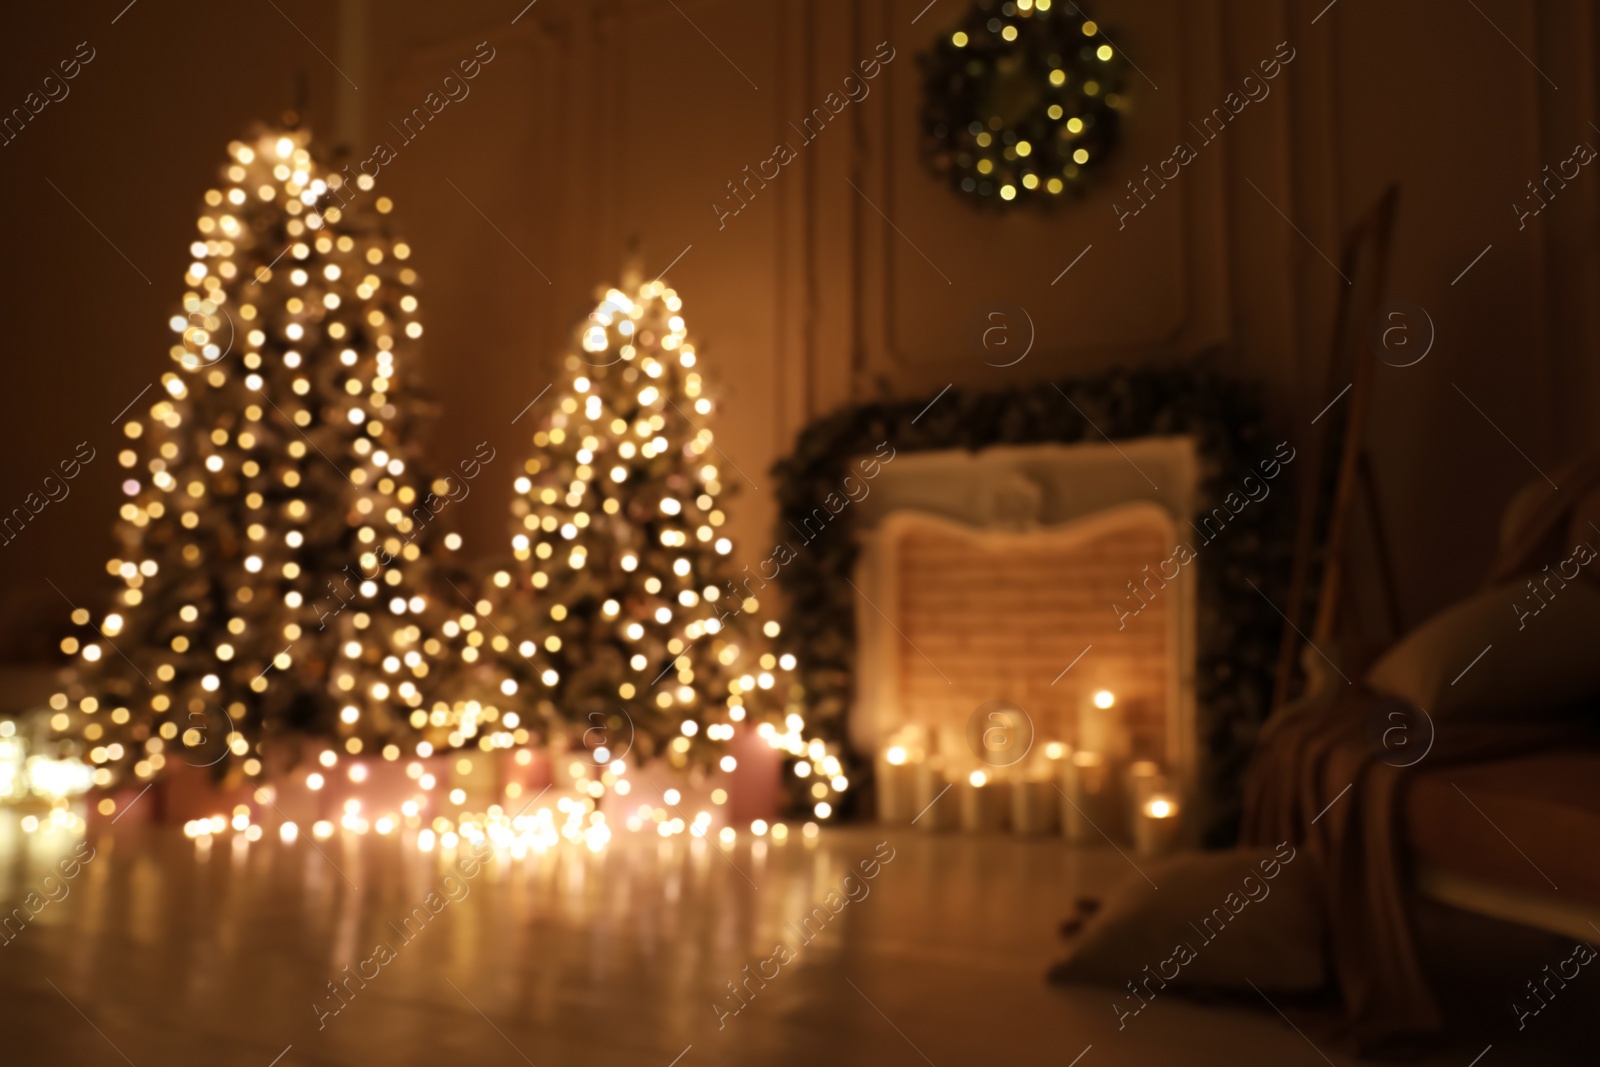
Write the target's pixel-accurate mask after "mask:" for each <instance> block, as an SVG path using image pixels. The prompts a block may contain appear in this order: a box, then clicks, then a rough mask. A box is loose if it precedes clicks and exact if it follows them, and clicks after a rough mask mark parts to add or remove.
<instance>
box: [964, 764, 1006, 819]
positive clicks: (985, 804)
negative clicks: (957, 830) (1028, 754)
mask: <svg viewBox="0 0 1600 1067" xmlns="http://www.w3.org/2000/svg"><path fill="white" fill-rule="evenodd" d="M1009 790H1010V783H1008V782H1006V781H1005V780H1003V779H993V778H990V777H989V774H988V772H987V771H973V772H972V773H971V774H969V775H968V776H967V780H966V783H965V784H964V785H963V786H962V788H961V829H963V830H965V831H966V832H967V833H969V834H972V833H993V832H995V831H997V830H1001V829H1004V828H1005V822H1006V794H1007V793H1008V792H1009Z"/></svg>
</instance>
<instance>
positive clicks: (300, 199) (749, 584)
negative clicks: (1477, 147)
mask: <svg viewBox="0 0 1600 1067" xmlns="http://www.w3.org/2000/svg"><path fill="white" fill-rule="evenodd" d="M223 178H224V180H223V181H222V182H221V183H219V185H218V186H217V187H216V188H213V189H210V190H208V191H207V192H206V194H205V197H204V201H205V206H204V208H203V210H202V212H201V213H200V216H199V218H198V222H197V229H198V236H197V237H196V239H195V240H194V241H193V242H192V244H191V245H190V252H191V255H192V262H191V263H190V265H189V267H188V269H187V271H186V273H185V277H184V281H185V284H186V287H187V291H186V292H185V294H184V297H183V300H182V302H181V309H182V313H181V314H175V315H174V316H173V318H172V320H171V322H170V326H171V329H172V331H173V333H174V334H175V335H176V336H175V338H174V342H173V344H172V346H171V349H170V353H169V354H170V357H171V360H172V363H173V366H172V367H171V368H170V369H169V370H168V371H167V372H166V373H165V374H163V375H162V376H161V379H160V381H159V391H158V392H157V394H156V395H155V396H153V397H150V398H149V399H148V402H147V403H145V404H144V406H143V407H140V406H139V404H140V401H136V402H135V405H131V406H130V411H131V414H129V415H128V417H127V418H126V420H125V421H124V422H123V423H122V425H121V428H120V429H121V433H122V436H123V439H124V441H123V444H122V446H121V448H120V450H119V453H118V463H119V464H120V466H121V468H122V471H123V481H122V485H121V492H122V494H123V496H124V497H125V500H124V502H123V503H122V505H121V507H120V509H119V521H118V523H117V525H116V536H117V540H118V543H119V550H118V553H117V555H116V556H115V557H113V558H112V559H111V560H110V561H109V562H108V564H107V571H108V573H109V574H110V575H111V576H113V577H114V578H115V579H118V580H119V583H120V587H119V588H118V590H117V592H116V594H115V596H114V597H113V601H112V604H111V605H110V606H109V608H107V609H106V610H105V611H103V612H101V613H98V614H96V613H91V612H90V611H88V610H87V609H84V608H75V609H74V611H73V615H72V621H73V622H74V624H75V625H76V626H77V627H78V631H77V632H76V633H74V634H72V635H70V636H68V637H66V638H65V639H63V641H62V643H61V648H62V651H63V652H65V653H67V654H68V655H69V656H71V657H73V660H74V663H73V670H72V671H71V672H70V674H69V680H68V682H67V683H66V684H65V685H64V686H63V688H62V689H61V690H60V691H59V692H57V693H56V694H54V695H53V696H52V698H51V700H50V706H51V713H52V714H51V720H50V726H51V728H52V730H53V731H55V732H56V733H57V734H58V735H60V736H61V737H62V738H64V739H66V747H67V748H68V749H70V750H72V751H73V752H75V753H76V754H77V755H80V756H81V757H82V758H83V760H84V761H85V764H84V765H86V767H87V768H88V783H86V784H88V785H91V786H92V787H93V788H95V789H97V790H99V791H100V793H101V796H100V799H99V800H98V802H97V804H96V808H97V811H98V812H99V813H100V814H102V815H112V814H114V813H116V812H118V811H119V802H120V803H121V804H124V805H126V804H127V803H129V801H128V799H127V797H128V795H129V793H130V792H131V791H132V790H133V788H134V787H135V786H138V785H139V783H141V782H148V781H150V780H152V779H155V778H157V777H159V776H161V775H163V774H167V773H172V772H174V771H178V770H180V768H178V767H176V766H175V764H177V763H181V764H183V765H186V766H187V767H189V768H193V769H196V770H197V771H199V772H203V773H207V774H210V775H212V776H213V777H214V778H215V779H216V780H217V782H218V783H219V786H220V787H221V788H222V789H223V790H224V792H226V791H227V790H228V789H230V788H231V789H234V791H235V793H237V790H238V787H241V786H242V787H246V788H247V791H249V802H248V803H246V802H243V801H242V800H241V802H240V803H237V804H235V805H233V806H232V808H231V813H228V814H224V813H222V812H218V813H216V814H214V815H212V816H209V817H206V818H201V819H195V820H191V822H190V823H189V825H188V826H187V827H186V831H187V832H188V833H189V834H190V836H191V837H195V838H196V839H197V840H198V839H206V840H209V839H210V838H211V837H213V836H215V835H217V834H220V833H225V832H228V831H229V830H232V831H234V832H236V833H238V834H240V835H242V836H243V837H244V838H245V839H246V840H259V839H260V838H261V837H263V836H264V835H265V834H266V833H267V831H268V829H269V828H270V827H271V826H273V825H274V824H275V825H276V832H277V834H278V835H279V836H280V837H281V838H282V839H283V840H285V841H289V840H293V839H295V838H296V837H297V836H299V835H300V834H302V833H305V834H309V835H311V836H312V837H314V838H320V837H326V836H329V835H331V834H332V833H335V832H349V833H357V834H362V833H376V834H378V835H388V834H391V833H395V834H400V835H403V836H404V837H406V839H407V840H410V841H413V842H415V844H416V845H417V846H418V847H420V848H423V849H430V848H433V847H435V846H436V845H437V846H440V847H446V848H448V847H450V845H451V844H452V843H453V842H454V841H455V840H458V839H460V838H467V839H470V840H478V839H480V838H484V837H488V838H493V839H494V840H496V841H497V842H499V843H502V844H507V845H510V846H512V847H513V851H514V852H518V851H525V850H534V851H539V850H542V849H544V848H548V847H551V846H553V845H555V844H557V843H559V842H561V841H571V842H574V843H579V844H582V845H585V846H587V847H589V848H591V849H597V850H598V849H599V848H603V847H604V846H605V844H606V842H608V841H609V840H610V839H611V836H612V833H613V830H614V829H617V828H620V829H624V830H626V831H629V832H643V833H655V834H659V835H662V836H667V837H670V836H674V835H677V834H688V835H691V836H696V837H705V836H708V835H709V834H711V833H712V831H713V828H714V825H715V823H716V822H718V821H719V819H718V817H717V816H716V815H715V814H713V811H714V810H715V809H720V808H721V807H722V806H723V805H726V804H727V802H728V790H727V789H726V788H724V786H726V785H731V784H733V783H732V782H731V781H730V780H729V776H731V775H732V774H733V772H735V770H736V768H737V766H738V758H737V757H736V756H735V755H734V754H733V751H732V750H731V747H730V745H729V742H731V741H733V739H734V738H735V735H736V733H737V731H738V730H740V729H741V728H742V729H750V730H754V731H755V733H756V735H757V736H758V737H759V738H760V739H762V740H764V741H765V742H766V744H767V745H768V746H770V747H771V748H772V749H775V750H777V751H778V753H780V754H781V756H782V757H786V758H787V760H788V766H789V767H790V768H791V770H792V772H793V773H794V774H796V775H799V776H800V777H802V778H807V779H809V780H810V781H809V782H808V796H809V798H810V799H809V801H808V803H809V804H810V808H811V810H810V812H809V815H810V816H811V817H814V818H816V819H826V818H828V817H830V816H831V815H832V814H833V809H834V802H835V801H836V799H837V795H838V794H839V793H841V792H842V791H844V790H845V789H847V788H848V786H849V782H848V779H847V778H846V777H845V774H844V768H843V764H842V762H841V760H840V759H839V756H838V753H837V752H835V751H833V750H832V749H831V748H830V747H829V746H828V745H827V744H825V743H824V742H823V741H821V740H819V739H816V738H813V737H808V736H807V734H806V730H805V718H804V694H803V692H802V691H801V690H800V687H799V685H798V683H797V682H796V681H795V678H794V668H795V666H796V664H795V659H794V656H793V655H791V654H788V653H785V652H783V651H781V649H780V648H779V647H778V646H777V644H776V641H777V639H778V638H779V636H780V627H779V624H778V623H777V622H776V621H775V620H767V621H765V622H764V623H760V624H758V623H757V618H758V614H759V612H760V610H761V603H760V597H759V595H758V594H759V592H760V589H761V587H763V586H764V585H765V582H764V581H762V580H760V579H759V578H757V579H753V580H752V578H751V577H750V576H749V575H748V569H747V568H746V569H745V572H744V573H741V572H740V571H738V570H737V569H736V568H735V566H734V564H733V561H732V557H733V552H734V547H733V543H732V540H731V539H730V538H729V537H728V536H727V535H726V533H725V532H724V530H723V529H722V528H723V527H724V525H725V523H726V522H727V514H726V511H725V510H724V508H723V506H722V505H721V503H720V501H719V497H720V496H721V495H722V493H723V491H724V485H723V471H722V469H721V465H720V464H719V462H718V458H717V456H716V454H715V445H714V443H713V441H714V439H713V436H712V433H711V430H710V429H709V428H708V427H707V426H705V425H704V423H705V421H706V419H707V417H708V416H710V415H711V414H712V413H713V410H714V404H713V402H712V400H711V397H710V395H709V388H708V383H707V381H706V379H705V377H704V375H703V372H702V370H701V369H700V368H698V367H697V356H696V352H695V346H694V344H693V343H692V342H691V341H690V339H689V337H688V334H687V331H686V327H685V324H684V320H683V318H682V315H681V310H682V302H681V300H680V298H679V297H678V295H677V294H676V293H674V292H673V291H672V290H671V289H668V288H666V287H665V286H663V285H662V284H661V283H659V282H652V283H649V284H646V285H642V286H639V285H635V286H633V287H631V289H632V292H631V295H630V294H624V293H623V292H622V291H621V290H619V289H611V290H609V291H608V292H607V293H606V294H605V296H604V298H603V299H602V300H601V302H600V303H599V306H598V307H597V308H595V310H594V311H593V312H592V313H591V314H590V316H589V317H588V319H587V320H586V322H585V323H584V324H583V326H582V328H581V329H580V330H579V333H578V336H577V338H576V344H575V348H576V351H575V352H574V353H573V354H572V355H570V356H569V357H568V359H567V369H568V372H569V373H568V376H567V380H566V381H565V382H564V384H563V388H562V391H561V393H559V394H558V396H557V398H556V400H555V403H554V407H553V410H552V411H551V413H550V414H549V415H548V416H547V418H546V419H545V420H544V422H543V423H542V424H541V425H540V428H539V429H538V430H537V431H536V432H535V433H534V435H533V445H534V449H535V451H534V454H533V455H532V456H531V457H530V458H528V459H527V460H526V462H525V463H524V465H523V470H522V473H521V474H520V475H519V476H518V478H517V480H516V483H515V497H514V500H513V504H512V519H513V522H514V524H515V527H516V529H515V532H514V534H513V537H512V541H511V558H510V559H509V560H508V561H507V562H506V564H505V565H503V566H500V567H497V568H494V569H493V570H492V571H490V572H488V573H487V575H486V576H485V580H484V581H482V582H481V583H472V582H468V583H467V584H468V586H469V587H474V586H476V587H477V588H476V592H475V593H474V594H468V593H466V592H464V591H462V588H461V586H460V585H458V584H457V583H456V582H455V581H451V580H450V577H449V574H447V573H446V565H445V564H443V563H442V562H441V561H442V560H443V559H444V558H445V556H446V554H447V553H452V552H454V551H455V550H457V549H459V548H460V544H461V542H460V538H459V537H458V536H456V535H454V534H450V535H446V536H439V537H433V536H428V535H427V532H426V531H425V530H424V529H423V527H424V526H425V525H426V523H427V521H428V518H429V515H430V512H429V510H428V508H427V505H428V503H429V501H430V500H431V499H432V498H434V497H435V496H438V495H443V494H447V493H448V492H449V491H450V483H449V480H448V479H437V478H436V479H431V480H430V479H429V478H428V477H427V476H426V474H425V473H424V468H425V464H424V462H423V459H422V456H421V455H420V450H419V448H418V447H417V443H416V432H415V431H416V424H417V422H418V417H419V414H420V410H421V409H420V404H419V401H418V400H417V398H416V395H415V393H414V390H412V389H411V388H410V380H411V377H412V375H413V373H414V369H413V363H414V360H415V345H416V342H417V340H418V339H419V338H420V337H421V335H422V333H423V327H422V324H421V322H420V321H419V301H418V299H417V295H416V292H415V287H416V282H417V277H416V273H415V271H414V270H413V269H412V268H411V267H410V266H409V265H408V263H407V260H408V259H409V258H410V254H411V250H410V248H409V247H408V246H407V245H406V244H405V242H404V241H402V240H399V239H397V238H395V237H394V236H393V235H392V234H391V233H390V230H389V227H388V225H387V219H386V218H385V216H388V215H389V214H390V212H391V211H392V209H393V204H392V202H391V201H390V200H389V199H388V198H387V197H385V196H380V195H376V194H375V193H373V185H374V182H373V180H372V179H371V178H370V177H367V176H365V175H363V176H360V177H359V178H356V179H355V180H354V181H351V182H346V180H345V179H344V177H343V176H342V175H340V174H338V173H337V172H335V171H332V170H330V169H328V168H326V167H324V166H323V165H321V164H320V163H319V161H318V160H317V159H316V158H315V157H314V156H313V154H312V151H311V149H310V147H309V139H308V137H307V135H306V133H305V132H304V131H300V130H272V131H265V132H262V133H261V134H260V135H259V136H256V137H254V138H252V139H250V140H248V141H237V142H234V143H233V144H231V145H230V146H229V159H228V163H227V165H226V167H225V168H224V172H223ZM141 399H143V398H141ZM423 486H426V487H427V488H425V489H423V488H420V487H423ZM456 574H457V577H458V578H461V575H460V572H459V571H457V572H456ZM462 580H463V581H466V579H464V578H462ZM445 584H447V585H449V586H450V587H451V588H450V589H448V590H447V591H445V592H443V593H441V592H440V591H439V590H440V589H441V587H442V586H443V585H445ZM452 594H454V595H452ZM474 596H476V599H474V598H473V597H474ZM536 758H537V759H543V760H544V761H545V762H546V764H547V765H548V768H549V771H548V773H549V777H550V779H551V780H552V782H553V787H552V789H551V795H550V796H548V797H547V798H545V799H544V800H543V805H544V806H540V807H534V806H532V801H534V800H539V799H540V797H543V796H544V794H542V793H541V794H540V796H539V797H531V793H532V779H531V778H530V776H529V773H527V772H529V771H530V765H532V764H533V763H534V762H535V760H536ZM497 759H498V760H501V762H498V763H497V762H495V761H496V760H497ZM652 760H660V761H662V762H663V763H665V764H666V765H667V766H669V767H671V768H673V769H674V770H675V771H677V772H680V776H681V780H682V791H681V792H680V790H679V788H676V787H674V788H667V789H663V790H660V796H659V800H660V801H661V803H659V804H657V803H654V802H652V801H650V800H646V801H645V802H642V803H641V802H639V798H638V797H637V796H636V797H634V798H629V793H630V792H632V790H633V782H632V780H631V779H630V774H632V773H634V772H635V771H636V770H637V768H638V767H639V766H640V765H642V764H645V763H648V762H650V761H652ZM387 765H392V768H393V770H392V771H391V770H389V769H388V766H387ZM380 771H381V773H380ZM397 773H398V774H403V775H404V781H403V783H402V784H401V786H400V787H399V788H396V785H395V782H396V775H397ZM379 779H381V780H382V781H383V783H384V788H383V789H381V790H374V791H372V792H371V794H370V795H364V793H363V790H364V789H367V788H368V787H370V786H371V785H372V784H373V783H374V782H376V781H377V780H379ZM486 779H492V785H493V788H492V790H491V791H490V793H486V792H485V789H484V781H485V780H486ZM41 781H43V779H42V778H41ZM465 784H470V785H471V786H472V788H470V789H469V788H466V787H465ZM76 788H81V786H80V787H76ZM118 790H122V791H121V792H118ZM73 791H76V789H75V788H74V789H69V788H67V787H61V788H59V789H58V788H55V787H49V786H42V787H39V788H36V789H35V790H34V792H36V793H38V794H40V795H43V796H46V797H48V798H49V799H50V800H51V808H52V810H53V811H54V812H66V811H67V808H66V804H65V795H66V794H67V793H69V792H73ZM296 794H298V795H296ZM525 794H529V795H530V797H531V799H529V797H525ZM137 795H140V796H142V793H138V794H137ZM706 802H709V808H708V807H706V806H705V804H706ZM308 803H309V804H310V807H309V808H308V806H307V805H308ZM691 803H694V804H699V805H701V807H700V810H699V811H698V812H697V813H696V814H695V815H694V816H692V817H690V816H689V815H688V814H687V812H686V810H685V808H684V805H689V804H691ZM380 808H381V809H383V810H379V809H380ZM390 808H392V810H389V809H390ZM286 809H287V810H293V811H295V812H304V811H307V810H313V811H314V812H316V814H317V815H318V816H319V817H315V818H309V819H307V818H304V817H303V816H302V817H298V818H296V817H291V816H289V815H288V814H286ZM274 813H275V814H274ZM29 818H30V819H32V820H33V827H28V826H26V825H25V828H44V829H49V828H53V827H60V826H63V825H66V823H64V822H63V819H62V817H61V816H58V815H52V816H51V817H50V818H49V819H46V820H42V821H41V820H40V819H38V818H37V817H35V816H29ZM76 818H77V817H76V816H74V815H72V814H71V813H70V812H67V814H66V819H67V821H68V822H70V821H71V820H73V819H76ZM80 821H81V820H80ZM74 825H76V824H74ZM804 831H805V834H806V835H807V836H810V835H814V834H815V832H816V826H815V823H814V822H811V821H809V820H808V821H807V822H806V823H805V827H804ZM751 832H752V833H755V834H756V835H758V836H762V835H766V834H769V833H770V834H771V836H772V837H773V838H775V839H782V838H783V837H786V836H787V834H788V828H787V827H786V826H785V825H784V824H782V823H777V824H774V825H772V826H771V827H770V828H769V827H768V826H767V825H766V824H765V823H764V822H762V821H761V820H755V821H754V823H752V826H751ZM734 834H735V830H734V828H733V827H731V826H722V827H721V828H720V832H719V836H720V837H721V838H722V839H723V840H725V841H727V840H732V839H733V836H734Z"/></svg>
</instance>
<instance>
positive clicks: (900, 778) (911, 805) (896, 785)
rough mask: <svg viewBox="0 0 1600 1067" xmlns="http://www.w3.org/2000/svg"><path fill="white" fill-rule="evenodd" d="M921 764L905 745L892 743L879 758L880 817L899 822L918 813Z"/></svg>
mask: <svg viewBox="0 0 1600 1067" xmlns="http://www.w3.org/2000/svg"><path fill="white" fill-rule="evenodd" d="M916 804H917V768H916V765H915V764H913V763H912V761H911V754H910V752H908V751H907V750H906V747H905V746H904V745H890V746H889V747H888V748H887V749H885V750H884V753H883V756H882V757H881V758H880V759H879V760H878V821H879V822H881V823H886V824H889V825H894V826H899V825H904V824H906V823H909V822H910V821H911V820H912V818H913V817H914V816H915V815H916V814H917V806H916Z"/></svg>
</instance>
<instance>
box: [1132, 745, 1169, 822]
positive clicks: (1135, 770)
mask: <svg viewBox="0 0 1600 1067" xmlns="http://www.w3.org/2000/svg"><path fill="white" fill-rule="evenodd" d="M1166 788H1167V778H1166V775H1164V774H1162V773H1161V764H1159V763H1157V762H1156V761H1155V760H1147V759H1142V760H1135V761H1134V762H1133V763H1132V764H1130V765H1129V766H1128V784H1127V789H1126V793H1125V795H1126V796H1127V798H1128V800H1129V802H1130V804H1131V806H1130V807H1129V808H1128V817H1129V819H1130V821H1131V822H1137V821H1138V820H1139V812H1141V811H1143V810H1144V805H1145V801H1147V800H1149V799H1150V798H1151V797H1153V796H1155V795H1156V794H1157V793H1163V792H1165V791H1166Z"/></svg>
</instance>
